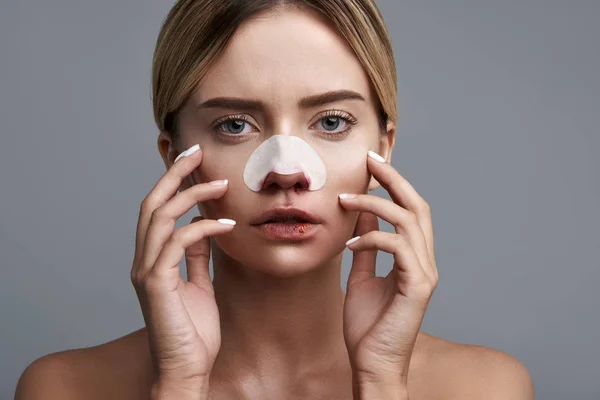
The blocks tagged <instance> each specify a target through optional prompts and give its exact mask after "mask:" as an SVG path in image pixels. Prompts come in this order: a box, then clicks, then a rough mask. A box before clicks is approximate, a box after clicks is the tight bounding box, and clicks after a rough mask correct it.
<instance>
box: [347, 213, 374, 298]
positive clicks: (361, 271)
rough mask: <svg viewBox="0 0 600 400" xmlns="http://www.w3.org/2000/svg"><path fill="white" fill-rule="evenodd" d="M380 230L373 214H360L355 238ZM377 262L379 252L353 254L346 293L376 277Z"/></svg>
mask: <svg viewBox="0 0 600 400" xmlns="http://www.w3.org/2000/svg"><path fill="white" fill-rule="evenodd" d="M378 230H379V221H377V217H376V216H375V215H373V214H369V213H367V212H361V213H359V214H358V221H357V222H356V228H355V229H354V238H356V237H358V236H362V235H366V234H367V233H368V232H371V231H378ZM376 260H377V250H372V251H364V252H354V253H353V254H352V266H351V268H350V274H349V275H348V283H347V285H346V286H347V288H346V292H348V291H349V290H350V287H351V285H352V284H354V283H359V282H362V281H365V280H368V279H371V278H374V277H375V276H376V273H377V271H376Z"/></svg>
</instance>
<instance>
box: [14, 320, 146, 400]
mask: <svg viewBox="0 0 600 400" xmlns="http://www.w3.org/2000/svg"><path fill="white" fill-rule="evenodd" d="M141 336H142V330H138V331H135V332H133V333H130V334H128V335H126V336H123V337H120V338H117V339H115V340H111V341H110V342H107V343H103V344H100V345H97V346H93V347H86V348H80V349H70V350H64V351H59V352H55V353H51V354H47V355H44V356H43V357H40V358H38V359H36V360H34V361H33V362H31V363H30V364H29V365H28V366H27V368H25V370H24V371H23V372H22V374H21V376H20V378H19V381H18V382H17V387H16V391H15V400H24V399H27V400H36V399H48V400H54V399H57V400H58V399H61V400H70V399H82V398H85V399H90V400H93V399H106V398H111V399H136V398H144V397H145V398H147V394H146V393H147V392H145V391H146V390H147V389H148V388H149V385H150V379H151V370H150V369H149V367H150V366H151V364H149V363H148V362H147V361H148V360H147V358H148V354H149V353H148V351H147V349H146V348H144V343H145V342H144V341H143V340H140V339H142V337H141Z"/></svg>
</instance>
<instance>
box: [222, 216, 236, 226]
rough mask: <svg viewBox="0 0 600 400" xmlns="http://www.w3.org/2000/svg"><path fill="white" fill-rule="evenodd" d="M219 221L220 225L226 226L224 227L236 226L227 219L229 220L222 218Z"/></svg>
mask: <svg viewBox="0 0 600 400" xmlns="http://www.w3.org/2000/svg"><path fill="white" fill-rule="evenodd" d="M217 221H219V222H220V223H222V224H224V225H235V224H236V222H235V221H234V220H232V219H227V218H221V219H218V220H217Z"/></svg>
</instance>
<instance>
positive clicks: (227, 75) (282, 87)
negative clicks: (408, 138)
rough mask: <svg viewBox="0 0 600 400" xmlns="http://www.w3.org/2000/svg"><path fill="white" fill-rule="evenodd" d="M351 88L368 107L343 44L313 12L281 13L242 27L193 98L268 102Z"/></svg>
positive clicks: (360, 77)
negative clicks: (218, 97)
mask: <svg viewBox="0 0 600 400" xmlns="http://www.w3.org/2000/svg"><path fill="white" fill-rule="evenodd" d="M338 89H350V90H354V91H356V92H359V93H360V94H362V95H363V97H364V98H365V99H366V100H367V103H368V104H372V100H373V98H372V92H371V86H370V82H369V78H368V75H367V74H366V72H365V70H364V68H363V67H362V65H361V64H360V62H359V61H358V59H357V58H356V56H355V54H354V52H353V50H352V48H351V47H350V45H349V44H348V43H347V42H346V40H345V39H344V38H343V37H342V36H341V35H340V34H339V33H337V31H336V30H335V27H333V26H332V25H331V24H330V23H329V22H327V20H325V19H324V18H322V17H320V16H319V15H318V14H316V12H312V11H302V10H296V9H294V10H286V11H282V12H278V13H276V14H275V13H268V14H264V15H261V16H258V17H256V18H253V19H251V20H249V21H246V22H245V23H244V24H242V25H241V26H240V27H239V28H238V30H237V31H236V33H235V34H234V36H233V37H232V39H231V40H230V42H229V43H228V46H227V48H226V49H225V51H224V53H223V54H222V55H221V57H220V58H219V59H218V60H217V61H216V62H215V63H214V64H213V65H212V66H211V68H210V70H209V71H208V73H207V75H205V77H204V78H203V80H202V82H200V84H199V85H198V87H197V89H196V91H195V92H194V93H193V95H192V98H193V99H194V101H195V102H196V103H198V102H202V101H204V100H206V99H208V98H211V97H215V96H231V95H236V96H241V97H251V98H262V99H263V100H264V101H265V102H267V103H273V102H275V103H281V104H283V103H284V102H286V101H288V102H289V101H294V102H295V101H296V99H298V98H301V97H304V96H307V95H310V94H315V93H321V92H324V91H328V90H338Z"/></svg>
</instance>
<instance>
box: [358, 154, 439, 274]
mask: <svg viewBox="0 0 600 400" xmlns="http://www.w3.org/2000/svg"><path fill="white" fill-rule="evenodd" d="M372 154H376V153H373V152H369V157H367V158H368V159H369V160H368V162H367V167H368V168H369V171H370V172H371V173H372V174H373V176H374V177H375V179H376V180H377V181H378V182H379V183H381V186H383V188H384V189H385V190H387V191H388V192H389V193H390V197H391V198H392V200H393V201H394V202H395V203H396V204H398V205H400V206H401V207H404V208H405V209H407V210H409V211H412V212H413V213H415V215H416V216H417V219H418V221H419V226H420V227H421V230H422V231H423V234H424V235H425V243H426V246H427V249H428V253H427V254H428V255H429V258H430V260H431V263H432V265H435V254H434V243H433V224H432V221H431V207H430V206H429V203H427V202H426V201H425V199H423V197H421V195H419V193H417V191H416V190H415V188H414V187H413V186H412V185H411V184H410V183H409V182H408V180H406V178H404V177H403V176H402V175H400V173H399V172H398V171H397V170H396V169H395V168H394V167H393V166H392V165H391V164H389V163H387V162H385V161H384V162H380V161H378V160H377V157H374V156H372Z"/></svg>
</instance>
